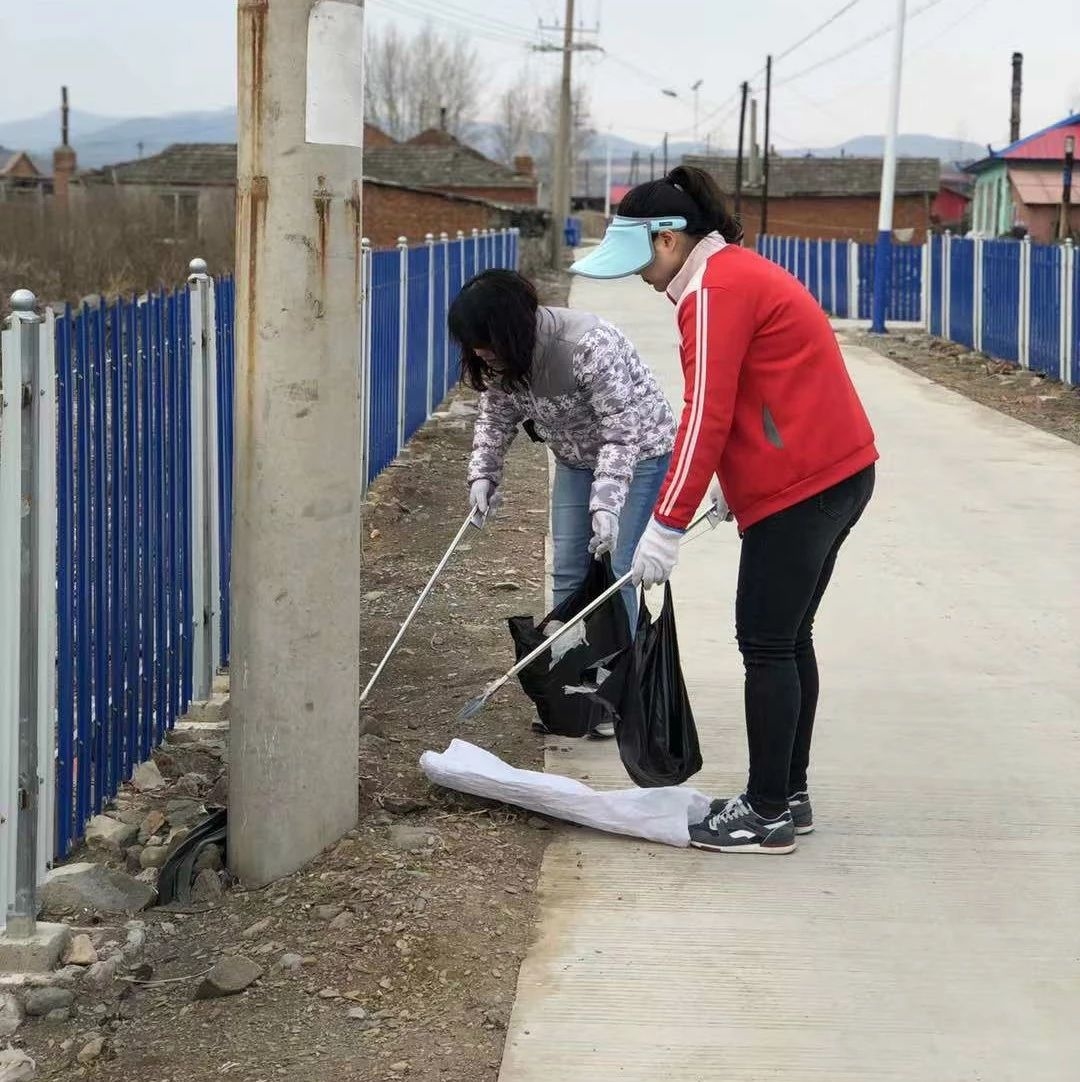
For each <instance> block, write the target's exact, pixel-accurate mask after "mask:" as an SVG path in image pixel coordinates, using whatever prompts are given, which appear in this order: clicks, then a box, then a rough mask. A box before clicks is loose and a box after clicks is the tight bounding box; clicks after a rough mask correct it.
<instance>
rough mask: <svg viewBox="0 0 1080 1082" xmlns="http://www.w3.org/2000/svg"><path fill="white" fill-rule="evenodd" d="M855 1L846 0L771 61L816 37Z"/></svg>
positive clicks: (776, 60) (787, 54)
mask: <svg viewBox="0 0 1080 1082" xmlns="http://www.w3.org/2000/svg"><path fill="white" fill-rule="evenodd" d="M857 3H859V0H848V3H846V4H845V5H844V6H843V7H842V8H841V9H840V10H839V11H837V12H835V13H834V14H832V15H830V16H829V17H828V18H827V19H826V20H825V21H824V22H823V23H822V24H821V25H820V26H817V27H815V28H814V29H813V30H811V31H810V33H809V34H807V35H806V37H803V38H799V40H798V41H797V42H795V44H794V45H791V46H789V47H788V48H787V49H785V50H784V51H783V52H782V53H780V55H779V56H777V57H776V58H775V59H774V61H773V62H774V63H776V62H778V61H780V60H783V59H784V58H785V57H788V56H791V54H792V53H793V52H795V50H796V49H799V48H801V47H802V46H803V45H805V44H806V43H807V42H808V41H810V40H812V39H813V38H816V37H817V36H818V34H820V33H821V31H822V30H825V29H826V28H828V27H830V26H832V24H833V23H834V22H836V20H837V19H839V18H840V16H841V15H846V14H847V13H848V12H849V11H850V10H851V9H852V8H853V7H854V6H855V5H856V4H857ZM755 78H756V76H755Z"/></svg>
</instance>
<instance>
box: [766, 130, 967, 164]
mask: <svg viewBox="0 0 1080 1082" xmlns="http://www.w3.org/2000/svg"><path fill="white" fill-rule="evenodd" d="M896 152H897V154H899V155H900V157H901V158H938V159H940V160H941V161H943V162H969V161H976V160H977V159H979V158H985V157H986V147H985V146H982V145H980V144H979V143H969V142H966V141H965V140H963V139H944V138H942V137H941V136H938V135H898V136H897V137H896ZM782 153H783V154H784V155H785V157H796V158H799V157H804V156H805V155H806V154H808V153H809V154H812V155H813V156H814V157H815V158H831V157H839V156H840V155H841V154H843V155H844V156H845V157H849V158H880V157H881V156H882V154H884V153H885V137H884V136H883V135H858V136H856V137H855V138H854V139H848V140H847V142H845V143H841V144H840V145H839V146H834V147H803V148H800V149H797V150H785V151H782Z"/></svg>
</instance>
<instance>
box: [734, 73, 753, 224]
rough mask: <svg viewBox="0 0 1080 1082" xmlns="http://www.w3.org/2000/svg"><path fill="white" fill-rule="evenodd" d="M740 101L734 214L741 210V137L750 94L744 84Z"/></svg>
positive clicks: (744, 127) (744, 131) (748, 88)
mask: <svg viewBox="0 0 1080 1082" xmlns="http://www.w3.org/2000/svg"><path fill="white" fill-rule="evenodd" d="M739 92H740V94H741V95H742V101H741V103H740V105H739V149H738V152H737V154H736V156H735V213H736V214H738V213H739V211H740V210H741V209H742V179H743V178H742V174H743V137H744V136H745V134H746V96H747V94H749V93H750V84H749V83H747V82H744V83H743V85H742V87H741V88H740V91H739Z"/></svg>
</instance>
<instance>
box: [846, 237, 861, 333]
mask: <svg viewBox="0 0 1080 1082" xmlns="http://www.w3.org/2000/svg"><path fill="white" fill-rule="evenodd" d="M847 249H848V250H847V258H848V279H847V282H848V318H849V319H858V318H859V242H858V241H854V240H849V241H848V242H847Z"/></svg>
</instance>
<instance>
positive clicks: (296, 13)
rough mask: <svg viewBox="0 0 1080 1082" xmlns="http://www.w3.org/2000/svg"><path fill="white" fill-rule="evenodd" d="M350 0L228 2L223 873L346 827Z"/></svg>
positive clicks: (330, 837) (297, 862)
mask: <svg viewBox="0 0 1080 1082" xmlns="http://www.w3.org/2000/svg"><path fill="white" fill-rule="evenodd" d="M363 14H364V8H363V0H344V2H338V3H334V4H324V5H315V4H312V3H311V0H274V2H273V3H270V4H267V3H266V2H265V0H239V3H238V41H237V50H238V103H239V109H238V126H239V127H238V137H239V138H238V160H237V245H236V249H237V260H236V387H237V393H236V404H235V433H236V443H235V465H234V506H233V535H232V536H233V564H232V567H233V578H232V599H233V604H232V658H231V669H232V673H233V679H232V688H231V691H232V733H231V738H230V743H231V749H232V756H231V758H232V764H231V765H232V770H231V778H230V792H229V827H228V830H229V838H228V853H229V858H228V859H229V867H230V868H231V870H232V871H233V872H234V873H235V874H236V875H237V876H238V877H239V878H240V879H241V880H243V882H244V883H245V885H246V886H248V887H260V886H263V885H265V884H266V883H268V882H270V881H272V880H274V879H277V878H279V877H281V876H283V875H288V874H289V873H291V872H293V871H295V870H296V869H297V868H299V867H300V866H302V865H303V864H305V863H306V862H307V861H309V860H310V859H311V858H312V857H314V856H315V855H317V854H318V853H319V852H320V851H321V850H322V849H324V848H325V847H326V846H327V845H328V844H330V843H331V842H333V841H334V840H335V839H336V838H338V837H340V836H341V835H342V834H344V833H345V832H346V831H347V830H350V829H352V827H354V826H355V824H356V815H357V800H358V779H357V756H358V753H359V747H358V744H359V712H360V711H359V702H360V658H359V655H360V632H359V623H360V620H359V617H360V610H361V603H360V585H361V579H360V551H361V535H360V529H361V502H360V493H361V487H362V486H361V480H362V478H361V468H360V463H361V444H360V396H359V378H358V369H357V341H358V337H359V325H358V313H359V310H360V303H361V277H360V263H359V261H360V258H361V256H360V253H361V244H360V240H361V220H360V191H361V187H360V186H361V179H362V176H363V170H362V161H361V157H362V149H361V147H362V140H363V130H364V116H363V66H362V65H363Z"/></svg>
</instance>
